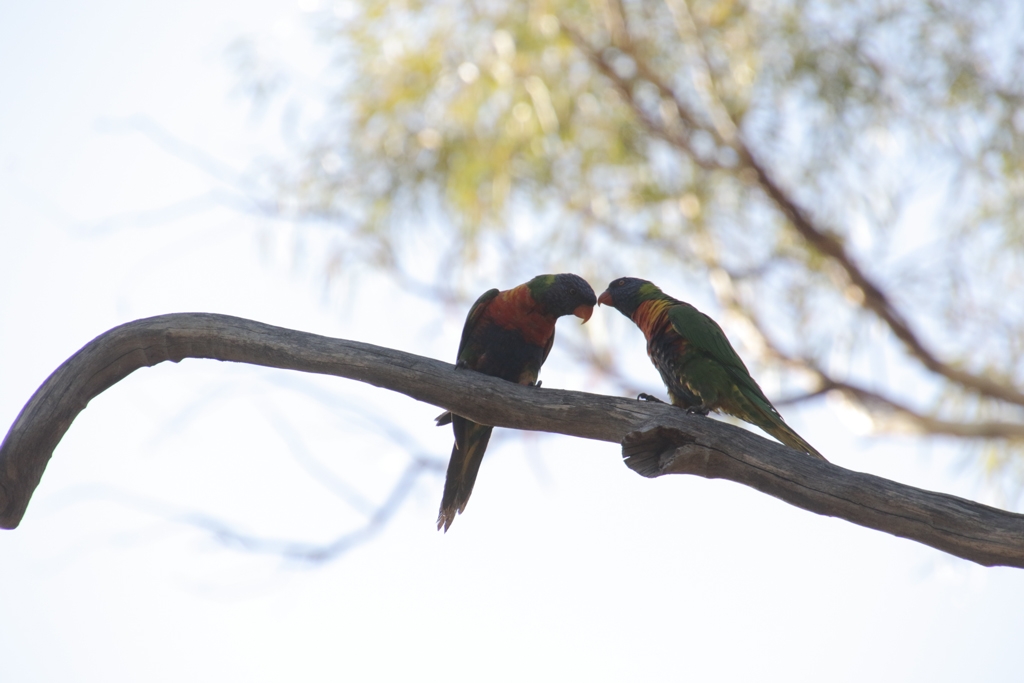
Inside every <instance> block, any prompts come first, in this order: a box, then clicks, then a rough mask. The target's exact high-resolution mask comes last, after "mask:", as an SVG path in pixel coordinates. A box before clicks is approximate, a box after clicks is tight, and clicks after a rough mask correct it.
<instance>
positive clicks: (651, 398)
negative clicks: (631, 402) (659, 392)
mask: <svg viewBox="0 0 1024 683" xmlns="http://www.w3.org/2000/svg"><path fill="white" fill-rule="evenodd" d="M636 400H638V401H647V402H648V403H664V401H662V400H661V399H660V398H658V397H657V396H651V395H650V394H637V397H636Z"/></svg>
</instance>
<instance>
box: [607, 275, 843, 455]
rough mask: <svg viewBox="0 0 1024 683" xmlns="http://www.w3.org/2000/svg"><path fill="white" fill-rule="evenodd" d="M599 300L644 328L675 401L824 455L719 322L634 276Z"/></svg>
mask: <svg viewBox="0 0 1024 683" xmlns="http://www.w3.org/2000/svg"><path fill="white" fill-rule="evenodd" d="M598 301H599V302H600V303H602V304H606V305H608V306H614V307H615V308H616V309H618V311H619V313H622V314H623V315H624V316H626V317H627V318H629V319H630V320H632V321H633V322H634V323H636V326H637V327H639V328H640V329H641V330H642V331H643V333H644V336H645V337H646V338H647V355H648V356H650V357H651V362H652V363H654V367H656V368H657V369H658V372H659V373H660V374H661V379H662V380H663V381H664V382H665V386H666V387H668V395H669V398H671V400H672V404H673V405H676V406H679V407H681V408H685V409H686V410H687V411H688V412H691V413H699V414H701V415H707V414H708V412H709V411H711V410H717V411H720V412H723V413H728V414H729V415H733V416H735V417H738V418H740V419H741V420H745V421H747V422H749V423H751V424H753V425H756V426H758V427H760V428H761V429H763V430H764V431H766V432H768V433H769V434H771V435H772V436H774V437H775V438H776V439H778V440H779V441H781V442H782V443H784V444H786V445H787V446H790V447H791V448H795V449H797V450H799V451H803V452H804V453H809V454H811V455H813V456H816V457H818V458H821V459H822V460H824V459H825V457H824V456H823V455H822V454H821V453H819V452H818V451H816V450H815V449H814V447H813V446H811V445H810V444H809V443H807V442H806V441H804V440H803V438H801V437H800V435H799V434H797V433H796V432H794V431H793V430H792V428H790V426H789V425H787V424H786V422H785V421H784V420H783V419H782V416H781V415H779V411H777V410H776V409H775V407H774V406H773V405H772V404H771V401H769V400H768V398H767V397H766V396H765V395H764V392H763V391H761V387H759V386H757V382H755V381H754V378H753V377H751V376H750V372H749V371H748V370H747V366H746V365H744V364H743V361H742V360H740V357H739V355H738V354H737V353H736V350H735V349H733V348H732V344H730V343H729V340H728V338H726V336H725V332H723V331H722V328H721V327H719V326H718V323H716V322H715V321H714V320H712V319H711V318H709V317H708V316H706V315H704V314H703V313H701V312H700V311H698V310H697V309H696V308H694V307H693V306H691V305H690V304H688V303H685V302H683V301H679V300H678V299H673V298H672V297H671V296H669V295H668V294H665V293H664V292H662V291H661V290H660V289H658V288H657V287H656V286H655V285H654V284H652V283H650V282H648V281H647V280H640V279H638V278H634V277H622V278H619V279H618V280H615V281H613V282H612V283H611V284H610V285H608V289H606V290H605V291H604V292H602V293H601V296H600V298H598ZM641 396H642V397H645V396H644V395H641Z"/></svg>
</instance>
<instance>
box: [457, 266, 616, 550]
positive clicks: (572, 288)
mask: <svg viewBox="0 0 1024 683" xmlns="http://www.w3.org/2000/svg"><path fill="white" fill-rule="evenodd" d="M596 304H597V296H596V295H595V294H594V290H593V289H592V288H591V286H590V285H588V284H587V282H586V280H584V279H583V278H581V277H580V276H579V275H573V274H571V273H562V274H560V275H538V276H537V277H535V278H533V279H532V280H530V281H529V282H526V283H524V284H521V285H519V286H518V287H513V288H512V289H508V290H505V291H503V292H500V291H498V290H497V289H491V290H488V291H486V292H484V293H483V294H482V295H481V296H480V298H479V299H477V300H476V303H474V304H473V307H472V308H470V309H469V314H468V315H467V316H466V324H465V325H464V326H463V328H462V340H461V341H460V342H459V353H458V356H457V361H456V364H455V368H456V369H460V368H468V369H470V370H476V371H477V372H482V373H484V374H486V375H491V376H493V377H500V378H501V379H504V380H508V381H509V382H516V383H518V384H527V385H536V386H539V385H540V383H539V382H538V381H537V376H538V375H539V374H540V366H541V365H543V364H544V361H545V360H546V359H547V357H548V353H549V352H550V351H551V345H552V344H553V343H554V341H555V322H556V321H557V320H558V318H560V317H561V316H563V315H569V314H570V313H571V314H573V315H575V316H576V317H578V318H582V319H583V322H587V320H589V319H590V315H591V314H592V313H593V312H594V306H595V305H596ZM449 422H450V423H451V424H452V430H453V431H454V432H455V446H454V447H453V448H452V457H451V459H450V460H449V461H448V473H447V475H446V477H445V482H444V494H443V495H442V496H441V509H440V510H439V512H438V515H437V528H438V529H440V528H441V527H444V530H445V531H448V527H450V526H451V525H452V522H453V521H454V520H455V515H456V514H457V513H458V514H461V513H462V511H463V510H465V509H466V503H467V502H469V494H470V493H472V492H473V484H474V483H475V482H476V475H477V472H478V471H479V470H480V463H481V462H482V461H483V458H484V451H485V450H486V449H487V442H488V441H489V440H490V438H491V430H492V429H493V427H489V426H487V425H480V424H476V423H475V422H470V421H469V420H467V419H466V418H464V417H460V416H458V415H452V414H451V413H450V412H446V413H442V414H441V415H440V416H439V417H438V418H437V424H438V425H444V424H448V423H449Z"/></svg>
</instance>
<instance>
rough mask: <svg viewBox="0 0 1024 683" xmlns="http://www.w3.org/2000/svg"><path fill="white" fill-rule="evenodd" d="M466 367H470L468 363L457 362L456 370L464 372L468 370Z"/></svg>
mask: <svg viewBox="0 0 1024 683" xmlns="http://www.w3.org/2000/svg"><path fill="white" fill-rule="evenodd" d="M466 367H469V366H468V365H466V361H464V360H460V361H456V363H455V369H456V370H462V369H463V368H466Z"/></svg>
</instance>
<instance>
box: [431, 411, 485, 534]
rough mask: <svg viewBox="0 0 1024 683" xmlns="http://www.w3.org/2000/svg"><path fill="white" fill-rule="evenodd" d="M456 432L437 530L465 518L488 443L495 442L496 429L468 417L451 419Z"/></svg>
mask: <svg viewBox="0 0 1024 683" xmlns="http://www.w3.org/2000/svg"><path fill="white" fill-rule="evenodd" d="M451 422H452V430H453V431H454V432H455V446H454V447H453V448H452V457H451V459H450V460H449V461H448V474H447V475H446V476H445V480H444V494H443V495H442V496H441V509H440V510H439V511H438V513H437V528H438V529H440V528H442V527H444V530H445V531H448V527H450V526H451V525H452V522H454V521H455V515H456V514H461V513H462V511H463V510H465V509H466V503H468V502H469V494H471V493H472V492H473V484H474V483H476V474H477V472H479V471H480V463H481V462H483V459H484V451H486V450H487V442H488V441H490V439H491V431H492V430H493V429H494V428H493V427H487V426H484V425H479V424H477V423H475V422H470V421H469V420H467V419H466V418H464V417H459V416H458V415H453V416H452V417H451Z"/></svg>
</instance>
